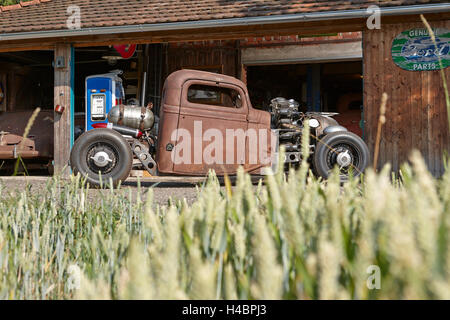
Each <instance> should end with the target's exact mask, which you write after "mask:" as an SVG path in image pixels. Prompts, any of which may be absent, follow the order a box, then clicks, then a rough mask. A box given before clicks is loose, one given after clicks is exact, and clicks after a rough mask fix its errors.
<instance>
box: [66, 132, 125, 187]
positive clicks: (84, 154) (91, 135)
mask: <svg viewBox="0 0 450 320" xmlns="http://www.w3.org/2000/svg"><path fill="white" fill-rule="evenodd" d="M132 164H133V154H132V152H131V148H130V145H129V144H128V142H127V141H126V140H125V139H124V138H123V137H122V135H121V134H119V133H118V132H116V131H113V130H110V129H94V130H91V131H88V132H85V133H83V134H82V135H81V136H80V137H79V138H78V139H77V140H76V141H75V144H74V146H73V148H72V151H71V154H70V165H71V167H72V170H73V172H74V174H77V173H80V174H81V175H83V176H84V177H86V179H87V181H88V182H89V183H91V184H93V185H95V186H100V185H101V184H102V185H107V184H109V182H110V179H112V182H113V185H114V186H116V185H117V184H118V183H119V182H120V181H125V180H126V179H127V178H128V176H129V174H130V171H131V167H132Z"/></svg>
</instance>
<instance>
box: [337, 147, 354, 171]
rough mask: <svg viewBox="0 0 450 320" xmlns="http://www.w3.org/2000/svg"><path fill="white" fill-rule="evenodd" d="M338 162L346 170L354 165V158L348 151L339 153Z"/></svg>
mask: <svg viewBox="0 0 450 320" xmlns="http://www.w3.org/2000/svg"><path fill="white" fill-rule="evenodd" d="M336 162H337V164H338V166H339V167H341V168H346V167H348V166H350V164H351V163H352V157H351V155H350V154H349V152H348V150H346V151H345V152H341V153H339V154H338V156H337V158H336Z"/></svg>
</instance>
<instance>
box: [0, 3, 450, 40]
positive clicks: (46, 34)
mask: <svg viewBox="0 0 450 320" xmlns="http://www.w3.org/2000/svg"><path fill="white" fill-rule="evenodd" d="M443 12H450V4H432V5H415V6H398V7H387V8H386V7H383V8H381V15H382V16H396V15H412V14H430V13H443ZM370 15H371V13H369V12H368V11H367V10H365V9H359V10H340V11H327V12H316V13H304V14H288V15H274V16H264V17H245V18H232V19H215V20H203V21H186V22H169V23H154V24H141V25H125V26H114V27H98V28H84V29H74V30H71V29H64V30H51V31H32V32H20V33H6V34H0V41H11V40H25V39H42V38H58V37H64V38H67V37H78V36H93V35H106V34H119V33H136V32H152V31H173V30H186V29H203V28H217V27H223V28H224V27H239V26H250V25H261V24H283V23H296V22H312V21H327V20H328V21H329V20H346V19H361V18H367V17H369V16H370Z"/></svg>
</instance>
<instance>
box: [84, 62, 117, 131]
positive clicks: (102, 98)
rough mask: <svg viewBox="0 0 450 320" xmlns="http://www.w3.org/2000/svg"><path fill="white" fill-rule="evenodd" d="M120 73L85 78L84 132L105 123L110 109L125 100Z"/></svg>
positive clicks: (114, 72)
mask: <svg viewBox="0 0 450 320" xmlns="http://www.w3.org/2000/svg"><path fill="white" fill-rule="evenodd" d="M120 74H122V71H120V70H115V71H111V72H110V73H106V74H100V75H92V76H89V77H86V125H85V131H89V130H92V129H94V128H93V127H92V125H93V124H96V123H106V122H108V120H107V115H108V112H109V111H110V110H111V108H112V107H114V106H116V105H119V104H122V103H123V102H124V100H125V92H124V90H123V84H122V79H121V78H120V77H119V75H120Z"/></svg>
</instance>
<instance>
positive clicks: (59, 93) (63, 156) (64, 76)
mask: <svg viewBox="0 0 450 320" xmlns="http://www.w3.org/2000/svg"><path fill="white" fill-rule="evenodd" d="M60 58H62V59H64V66H62V67H57V66H56V60H57V59H60ZM71 59H73V57H72V56H71V46H70V45H69V44H57V45H56V46H55V69H54V70H55V84H54V102H55V103H54V104H55V106H56V105H60V106H63V107H64V112H63V113H62V114H59V113H56V112H55V116H54V119H55V122H54V166H55V173H61V174H62V175H63V176H67V175H68V174H69V172H70V171H69V169H68V163H69V157H70V143H71V134H70V133H71V118H70V103H71V63H70V62H71Z"/></svg>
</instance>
